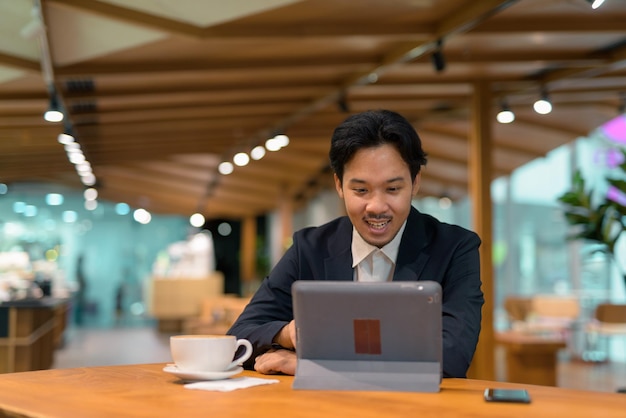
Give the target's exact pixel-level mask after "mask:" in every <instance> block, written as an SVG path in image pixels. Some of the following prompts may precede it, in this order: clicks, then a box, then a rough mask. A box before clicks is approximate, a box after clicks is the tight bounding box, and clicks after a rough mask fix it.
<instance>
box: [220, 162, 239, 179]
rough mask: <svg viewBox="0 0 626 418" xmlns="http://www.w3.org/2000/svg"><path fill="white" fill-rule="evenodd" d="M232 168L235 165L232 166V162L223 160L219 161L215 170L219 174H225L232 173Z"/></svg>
mask: <svg viewBox="0 0 626 418" xmlns="http://www.w3.org/2000/svg"><path fill="white" fill-rule="evenodd" d="M234 169H235V167H233V163H230V162H228V161H224V162H223V163H220V165H218V166H217V171H219V172H220V174H223V175H225V176H227V175H229V174H230V173H232V172H233V170H234Z"/></svg>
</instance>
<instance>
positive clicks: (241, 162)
mask: <svg viewBox="0 0 626 418" xmlns="http://www.w3.org/2000/svg"><path fill="white" fill-rule="evenodd" d="M233 162H234V163H235V164H236V165H238V166H239V167H243V166H245V165H248V163H249V162H250V157H248V154H246V153H245V152H238V153H237V154H235V156H234V157H233Z"/></svg>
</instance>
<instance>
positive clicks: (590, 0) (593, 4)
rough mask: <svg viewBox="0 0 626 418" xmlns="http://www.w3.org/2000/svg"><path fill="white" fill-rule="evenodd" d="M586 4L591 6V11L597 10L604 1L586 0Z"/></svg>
mask: <svg viewBox="0 0 626 418" xmlns="http://www.w3.org/2000/svg"><path fill="white" fill-rule="evenodd" d="M587 2H588V3H590V4H591V8H592V9H594V10H595V9H597V8H599V7H600V6H602V3H604V0H587Z"/></svg>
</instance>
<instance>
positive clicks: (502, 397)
mask: <svg viewBox="0 0 626 418" xmlns="http://www.w3.org/2000/svg"><path fill="white" fill-rule="evenodd" d="M485 400H486V401H487V402H517V403H530V395H529V394H528V391H527V390H526V389H493V388H488V389H485Z"/></svg>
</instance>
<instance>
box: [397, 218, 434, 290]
mask: <svg viewBox="0 0 626 418" xmlns="http://www.w3.org/2000/svg"><path fill="white" fill-rule="evenodd" d="M428 242H429V237H428V236H427V233H426V227H425V225H424V222H423V220H422V217H421V216H420V213H419V212H418V211H417V209H415V208H411V212H410V213H409V217H408V220H407V223H406V228H405V229H404V234H403V235H402V240H401V241H400V248H399V249H398V259H397V260H396V269H395V271H394V274H393V280H394V281H416V280H418V279H419V277H420V274H421V273H422V270H424V266H426V263H427V262H428V259H429V258H430V255H429V254H428V253H426V252H424V249H425V248H426V246H427V245H428ZM416 255H417V257H416Z"/></svg>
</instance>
